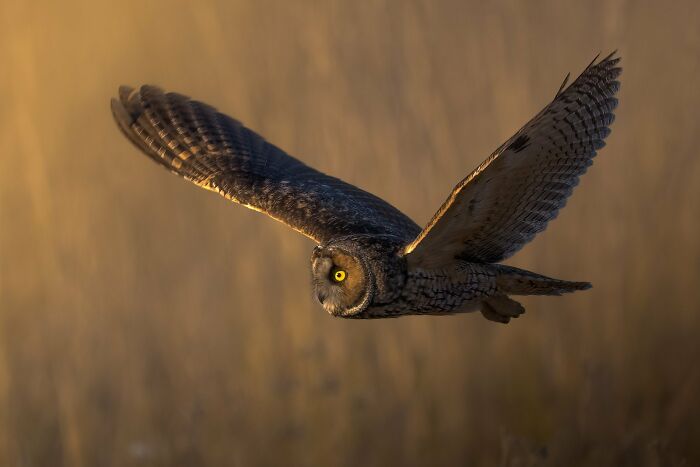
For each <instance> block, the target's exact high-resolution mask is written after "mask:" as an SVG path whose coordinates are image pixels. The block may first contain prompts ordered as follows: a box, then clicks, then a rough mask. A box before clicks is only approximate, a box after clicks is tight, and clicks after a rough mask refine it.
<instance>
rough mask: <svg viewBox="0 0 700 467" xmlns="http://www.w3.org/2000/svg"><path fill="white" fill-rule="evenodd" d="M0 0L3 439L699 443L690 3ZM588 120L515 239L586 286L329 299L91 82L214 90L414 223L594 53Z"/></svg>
mask: <svg viewBox="0 0 700 467" xmlns="http://www.w3.org/2000/svg"><path fill="white" fill-rule="evenodd" d="M485 3H486V2H479V1H458V0H454V1H429V0H412V1H367V2H353V1H317V2H311V1H298V2H297V1H295V2H284V1H281V0H280V1H271V0H266V1H239V2H227V1H218V2H186V1H171V2H167V1H153V2H138V1H123V2H118V3H116V2H115V3H112V4H109V3H107V2H103V3H100V2H89V1H77V0H75V1H66V2H50V1H31V2H22V1H20V0H3V2H2V3H1V4H0V26H1V28H2V29H1V32H0V61H1V64H0V89H2V105H0V138H1V141H2V142H3V150H2V155H1V156H0V157H1V162H2V169H0V465H3V466H5V465H7V466H141V465H163V466H169V465H181V466H195V465H214V466H219V465H221V466H223V465H232V466H249V465H280V464H285V465H308V466H316V465H319V466H320V465H327V466H331V465H339V466H355V465H367V466H384V465H404V466H414V465H415V466H417V465H427V466H442V465H444V466H448V465H471V466H491V465H502V466H515V465H519V466H526V465H552V466H555V465H556V466H560V465H591V466H601V465H617V466H620V465H629V466H647V465H648V466H657V465H686V466H689V465H697V463H700V444H698V443H699V442H700V422H699V420H700V400H699V394H700V365H699V364H698V358H700V340H699V337H698V335H697V334H698V331H700V319H699V317H698V312H699V311H700V287H699V286H698V280H699V279H700V241H699V240H698V239H699V238H700V216H699V214H700V163H699V162H698V150H697V148H698V142H697V138H698V135H699V134H700V131H699V130H700V123H699V122H700V120H699V119H700V110H699V109H700V86H698V73H699V72H700V28H698V24H700V3H698V2H693V1H691V0H687V1H680V2H674V3H672V4H663V3H662V2H651V1H650V2H631V1H624V0H618V1H595V2H576V3H574V2H558V1H554V0H553V1H546V2H516V1H506V2H494V3H493V4H491V5H486V4H485ZM615 48H618V49H619V51H620V54H621V56H622V58H623V61H622V66H623V68H624V72H623V75H622V90H621V92H620V96H619V97H620V107H619V109H618V112H617V120H616V122H615V124H614V125H613V132H612V135H611V136H610V137H609V138H608V146H607V147H606V148H605V149H604V150H603V151H602V152H601V153H600V154H599V156H598V158H597V159H596V161H595V164H594V166H593V167H592V169H591V170H590V171H589V173H588V174H587V175H586V176H585V177H583V179H582V183H581V185H580V186H579V188H578V189H577V190H576V192H575V194H574V196H573V198H572V199H571V201H570V202H569V205H568V206H567V208H566V209H565V210H563V211H562V213H561V215H560V216H559V218H558V219H557V220H556V221H555V222H554V223H553V224H551V225H550V227H549V229H548V230H547V231H546V232H545V233H543V234H541V235H540V236H538V237H537V239H536V240H535V241H534V242H533V243H532V244H530V245H529V246H527V247H526V248H525V249H524V250H523V251H522V252H521V253H519V254H518V255H517V256H516V257H515V258H513V260H512V261H511V262H510V263H511V264H514V265H516V266H520V267H525V268H527V269H530V270H533V271H537V272H540V273H543V274H547V275H552V276H554V277H562V278H566V279H572V280H590V281H591V282H593V284H594V288H593V289H592V290H591V291H588V292H584V293H577V294H574V295H569V296H565V297H562V298H546V297H528V298H525V299H524V300H522V301H523V303H524V304H525V305H526V307H527V309H528V313H527V314H526V315H525V317H523V318H521V319H519V320H517V321H514V322H513V323H511V324H510V325H508V326H500V325H496V324H494V323H491V322H488V321H486V320H484V319H483V318H482V317H481V316H480V315H479V314H470V315H462V316H452V317H440V318H435V317H408V318H401V319H398V320H379V321H345V320H339V319H334V318H331V317H330V316H328V315H326V314H325V313H324V312H323V310H322V309H321V308H320V307H319V306H318V305H317V304H315V303H314V302H313V300H312V296H311V292H310V290H311V289H310V284H309V282H310V280H309V266H308V258H309V255H310V252H311V248H312V246H313V244H312V243H311V242H310V241H309V240H307V239H306V238H304V237H302V236H300V235H298V234H295V233H294V232H293V231H291V230H289V229H288V228H286V227H285V226H283V225H282V224H279V223H276V222H273V221H271V220H270V219H268V218H265V216H262V215H259V214H257V213H255V212H252V211H248V210H246V209H244V208H242V207H238V206H235V205H232V204H230V203H228V202H227V201H226V200H224V199H223V198H220V197H218V196H215V195H213V194H211V193H207V192H205V191H204V190H201V189H199V188H196V187H194V186H193V185H191V184H189V183H186V182H185V181H183V180H181V179H178V178H177V177H175V176H173V175H170V174H168V173H167V172H166V171H165V170H162V169H161V168H159V167H157V166H156V164H154V163H152V162H151V161H149V160H148V159H147V158H146V157H145V156H143V155H142V154H140V153H139V152H138V151H137V150H136V149H135V148H133V147H132V146H131V145H130V144H129V143H128V142H127V141H126V139H125V138H124V137H123V136H122V135H121V134H120V133H119V131H118V130H117V128H116V126H115V124H114V123H113V121H112V116H111V114H110V111H109V99H110V97H112V96H114V95H115V94H116V91H117V87H118V86H119V85H120V84H131V85H138V84H141V83H153V84H159V85H161V86H163V87H164V88H165V89H167V90H176V91H179V92H182V93H185V94H189V95H191V96H193V97H196V98H197V99H200V100H203V101H205V102H209V103H211V104H213V105H215V106H217V107H218V108H219V109H221V110H222V111H224V112H226V113H229V114H231V115H233V116H235V117H236V118H238V119H240V120H242V121H243V122H245V123H246V124H247V125H248V126H249V127H251V128H253V129H255V130H257V131H258V132H260V133H261V134H263V135H265V136H266V137H267V139H269V140H270V141H272V142H274V143H275V144H277V145H279V146H280V147H282V148H284V149H286V150H287V151H288V152H290V153H291V154H293V155H296V156H297V157H299V158H301V159H302V160H303V161H305V162H307V163H309V164H310V165H312V166H314V167H317V168H319V169H321V170H323V171H325V172H328V173H330V174H333V175H337V176H340V177H342V178H344V179H345V180H347V181H349V182H351V183H355V184H357V185H359V186H361V187H362V188H364V189H367V190H369V191H371V192H373V193H376V194H378V195H379V196H382V197H385V198H386V199H388V200H389V201H390V202H391V203H392V204H394V205H396V206H397V207H399V208H400V209H402V210H404V211H405V212H406V213H407V214H408V215H410V216H411V217H412V218H413V219H415V220H416V221H417V222H418V223H419V224H424V223H425V222H427V221H428V220H429V218H430V217H431V215H432V214H433V212H434V211H435V210H436V209H437V208H438V206H439V205H440V203H442V201H443V200H444V198H445V197H446V196H447V194H448V193H449V191H450V189H451V188H452V186H454V184H456V183H457V182H458V181H459V180H460V179H461V178H462V177H464V176H465V175H466V174H467V173H468V172H470V171H471V170H472V169H473V168H474V167H475V166H476V165H477V164H479V163H480V162H481V161H482V160H483V159H484V158H485V157H486V156H487V155H488V154H489V153H490V152H491V151H492V150H493V149H495V148H496V147H497V146H499V145H500V144H501V143H502V142H503V141H505V140H506V139H507V138H508V137H509V136H511V134H513V133H514V132H515V130H517V129H518V128H519V127H520V126H521V125H522V124H523V123H525V122H526V121H527V120H528V119H529V118H530V117H531V116H533V115H534V114H535V113H536V112H537V111H539V110H540V108H542V107H543V106H544V105H545V104H546V103H548V102H549V100H550V99H551V98H552V97H553V96H554V94H555V92H556V91H557V89H558V87H559V85H560V84H561V81H562V79H563V78H564V76H565V74H566V72H568V71H571V72H572V74H573V75H574V76H575V75H577V74H578V73H579V72H580V71H581V70H582V69H583V68H584V67H585V65H586V64H587V63H588V62H589V61H590V60H591V59H592V58H593V56H595V55H596V53H598V52H602V53H604V54H606V53H607V52H609V51H611V50H613V49H615Z"/></svg>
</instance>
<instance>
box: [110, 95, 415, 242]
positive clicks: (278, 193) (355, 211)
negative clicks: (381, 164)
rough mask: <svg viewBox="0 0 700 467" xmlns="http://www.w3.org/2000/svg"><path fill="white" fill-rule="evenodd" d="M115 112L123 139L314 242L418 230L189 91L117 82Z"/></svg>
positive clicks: (386, 206) (384, 205)
mask: <svg viewBox="0 0 700 467" xmlns="http://www.w3.org/2000/svg"><path fill="white" fill-rule="evenodd" d="M112 112H113V115H114V118H115V120H116V122H117V124H118V125H119V127H120V128H121V130H122V132H123V133H124V134H125V135H126V136H127V138H129V139H130V140H131V142H132V143H134V144H135V145H136V147H138V148H139V149H140V150H141V151H143V152H144V153H145V154H147V155H148V156H150V157H151V159H153V160H155V161H156V162H158V163H159V164H160V165H162V166H164V167H166V168H168V169H170V170H171V171H172V172H175V173H176V174H178V175H180V176H182V177H184V178H186V179H187V180H190V181H191V182H194V183H195V184H196V185H199V186H201V187H202V188H205V189H208V190H212V191H215V192H217V193H219V194H221V195H223V196H224V197H226V198H227V199H229V200H232V201H235V202H237V203H240V204H242V205H244V206H246V207H248V208H251V209H254V210H256V211H260V212H263V213H265V214H267V215H268V216H270V217H272V218H274V219H276V220H278V221H281V222H283V223H285V224H287V225H289V226H290V227H292V228H293V229H295V230H297V231H298V232H301V233H303V234H304V235H306V236H307V237H310V238H311V239H313V240H315V241H316V242H319V243H325V242H327V241H329V240H331V239H333V238H336V237H340V236H345V235H350V234H373V235H393V236H396V237H399V238H402V239H405V241H406V242H408V241H410V240H411V239H412V238H415V236H416V235H417V234H418V232H420V227H418V225H416V224H415V223H414V222H413V221H412V220H411V219H409V218H408V217H407V216H405V215H404V214H403V213H401V212H400V211H399V210H398V209H396V208H395V207H393V206H391V205H390V204H389V203H387V202H386V201H384V200H382V199H380V198H378V197H376V196H374V195H372V194H370V193H367V192H366V191H363V190H361V189H359V188H357V187H355V186H353V185H350V184H348V183H345V182H343V181H342V180H339V179H337V178H334V177H331V176H328V175H325V174H323V173H321V172H319V171H317V170H315V169H313V168H311V167H309V166H307V165H305V164H303V163H302V162H300V161H299V160H297V159H295V158H293V157H291V156H290V155H288V154H287V153H285V152H284V151H282V150H281V149H279V148H277V147H276V146H274V145H272V144H270V143H268V142H267V141H265V140H264V139H263V138H262V137H261V136H260V135H258V134H256V133H254V132H253V131H251V130H249V129H248V128H246V127H245V126H243V125H242V124H241V123H240V122H238V121H236V120H234V119H232V118H230V117H228V116H226V115H224V114H222V113H219V112H217V111H216V109H214V108H213V107H210V106H208V105H206V104H203V103H201V102H197V101H194V100H191V99H190V98H188V97H186V96H183V95H180V94H175V93H167V94H166V93H164V92H163V91H161V90H160V89H159V88H157V87H154V86H142V87H141V89H139V90H133V89H131V88H128V87H122V88H120V91H119V99H112Z"/></svg>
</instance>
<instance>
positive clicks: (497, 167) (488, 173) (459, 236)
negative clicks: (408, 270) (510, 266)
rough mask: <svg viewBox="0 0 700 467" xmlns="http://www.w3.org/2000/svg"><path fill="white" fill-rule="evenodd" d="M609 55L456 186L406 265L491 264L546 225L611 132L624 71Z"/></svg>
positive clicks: (407, 249)
mask: <svg viewBox="0 0 700 467" xmlns="http://www.w3.org/2000/svg"><path fill="white" fill-rule="evenodd" d="M614 55H615V53H614V52H613V53H612V54H611V55H609V56H608V57H606V58H605V59H603V60H601V61H600V62H599V63H595V60H594V61H593V62H592V63H591V64H590V65H589V66H588V67H587V68H586V69H585V70H584V72H583V73H582V74H581V76H579V77H578V78H577V79H576V80H575V81H574V82H573V83H572V84H571V85H570V86H569V87H568V88H566V89H564V86H565V84H566V80H565V81H564V83H563V84H562V87H561V88H560V90H559V92H558V93H557V95H556V96H555V98H554V100H553V101H552V102H551V103H550V104H549V105H548V106H547V107H545V108H544V109H543V110H542V111H541V112H540V113H539V114H537V115H536V116H535V117H534V118H533V119H532V120H530V122H528V123H527V124H526V125H525V126H524V127H523V128H522V129H520V131H518V132H517V133H516V134H515V135H514V136H513V137H512V138H510V139H509V140H508V141H506V142H505V144H503V145H502V146H501V147H500V148H498V149H497V150H496V151H495V152H494V153H493V154H492V155H491V156H490V157H489V158H488V159H486V160H485V161H484V162H483V163H482V164H481V165H480V166H479V167H477V168H476V170H474V171H473V172H472V173H471V174H470V175H469V176H468V177H467V178H465V179H464V180H462V181H461V182H460V183H459V184H458V185H457V186H456V187H455V188H454V190H453V191H452V193H451V194H450V196H449V198H448V199H447V201H445V203H444V204H443V205H442V207H440V209H439V210H438V211H437V213H436V214H435V216H434V217H433V219H432V220H431V221H430V222H429V223H428V225H427V226H426V227H425V229H423V231H422V232H421V233H420V234H419V235H418V237H416V239H415V240H413V241H412V242H411V243H409V244H408V245H407V246H406V247H405V248H404V250H403V253H404V254H406V255H407V261H408V263H409V265H411V266H414V267H424V268H435V267H440V266H441V265H445V264H449V263H451V262H452V261H453V260H454V259H455V258H457V259H464V260H467V261H475V262H483V263H495V262H498V261H501V260H503V259H505V258H508V257H509V256H511V255H513V254H514V253H515V252H516V251H518V250H520V248H522V247H523V245H525V244H526V243H527V242H529V241H530V240H532V238H533V237H534V236H535V235H536V234H537V233H538V232H541V231H542V230H544V229H545V228H546V227H547V223H548V222H549V221H551V220H552V219H554V218H555V217H556V216H557V213H558V212H559V210H560V209H561V208H562V207H564V205H565V204H566V200H567V198H568V197H569V195H570V194H571V192H572V190H573V188H574V187H575V186H576V185H577V184H578V180H579V177H580V176H581V175H582V174H583V173H584V172H585V171H586V169H587V168H588V166H589V165H591V163H592V159H593V157H594V156H595V155H596V151H597V150H599V149H600V148H602V147H603V146H604V145H605V143H604V141H603V140H604V139H605V138H606V137H607V136H608V135H609V134H610V129H609V126H610V124H611V123H612V122H613V120H614V115H613V110H614V109H615V107H616V106H617V99H616V98H615V97H614V96H615V93H616V92H617V90H618V89H619V87H620V83H619V82H618V81H617V78H618V76H619V75H620V73H621V71H622V70H621V68H619V67H618V66H617V63H618V62H619V58H615V57H614ZM596 58H597V57H596ZM567 79H568V76H567Z"/></svg>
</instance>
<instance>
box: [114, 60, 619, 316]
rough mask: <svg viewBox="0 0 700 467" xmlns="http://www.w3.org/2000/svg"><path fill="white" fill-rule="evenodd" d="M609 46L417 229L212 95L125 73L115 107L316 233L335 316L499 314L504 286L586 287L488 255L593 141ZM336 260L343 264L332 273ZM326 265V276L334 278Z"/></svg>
mask: <svg viewBox="0 0 700 467" xmlns="http://www.w3.org/2000/svg"><path fill="white" fill-rule="evenodd" d="M618 62H619V58H614V54H611V55H610V56H608V57H606V58H605V59H603V60H601V61H600V62H598V63H595V60H594V62H593V63H591V64H590V65H589V66H588V67H587V68H586V69H585V70H584V72H583V73H582V74H581V76H579V78H578V79H576V80H575V81H574V82H573V83H572V84H571V85H570V86H569V87H568V88H565V89H564V86H565V84H566V81H565V83H564V84H563V85H562V88H561V89H560V91H559V92H558V93H557V95H556V97H555V99H554V100H553V101H552V102H551V103H550V104H549V105H548V106H547V107H545V108H544V109H543V110H542V111H541V112H540V113H539V114H537V115H536V116H535V117H534V118H533V119H532V120H531V121H530V122H528V123H527V124H526V125H525V126H524V127H523V128H522V129H521V130H520V131H518V132H517V133H516V134H515V135H514V136H513V137H512V138H510V139H509V140H508V141H506V143H504V144H503V145H502V146H501V147H500V148H498V149H497V150H496V151H495V152H494V153H493V154H492V155H491V156H489V157H488V158H487V159H486V161H484V162H483V163H482V164H481V165H480V166H479V167H478V168H477V169H476V170H475V171H474V172H472V173H471V174H470V175H469V176H468V177H467V178H465V179H464V180H463V181H462V182H460V183H459V184H458V185H457V186H456V187H455V188H454V190H453V191H452V193H451V194H450V196H449V197H448V199H447V200H446V201H445V203H444V204H443V205H442V206H441V208H440V209H439V210H438V211H437V213H436V214H435V216H434V217H433V219H432V220H431V221H430V222H429V223H428V225H427V226H426V227H425V228H424V229H422V230H421V229H420V227H419V226H418V225H417V224H416V223H414V222H413V221H412V220H411V219H409V218H408V217H407V216H406V215H404V214H403V213H401V212H400V211H399V210H398V209H396V208H395V207H393V206H391V205H390V204H389V203H387V202H386V201H384V200H382V199H380V198H378V197H376V196H374V195H372V194H370V193H367V192H366V191H363V190H361V189H359V188H357V187H355V186H353V185H350V184H348V183H345V182H343V181H342V180H339V179H337V178H334V177H330V176H328V175H325V174H323V173H321V172H318V171H317V170H315V169H313V168H311V167H309V166H307V165H305V164H303V163H302V162H300V161H299V160H297V159H295V158H293V157H291V156H289V155H288V154H286V153H285V152H284V151H282V150H281V149H279V148H277V147H276V146H274V145H272V144H270V143H268V142H267V141H265V140H264V139H263V138H262V137H261V136H259V135H258V134H256V133H254V132H253V131H251V130H249V129H248V128H246V127H244V126H243V125H242V124H241V123H240V122H238V121H236V120H234V119H232V118H230V117H228V116H226V115H224V114H221V113H219V112H217V111H216V110H215V109H214V108H212V107H210V106H208V105H206V104H203V103H201V102H197V101H194V100H191V99H189V98H188V97H186V96H183V95H180V94H175V93H167V94H166V93H163V92H162V91H161V90H160V89H159V88H157V87H153V86H143V87H141V88H140V89H139V90H133V89H131V88H127V87H122V88H121V89H120V92H119V99H118V100H117V99H113V100H112V111H113V114H114V117H115V119H116V121H117V123H118V124H119V127H120V128H121V130H122V131H123V132H124V134H125V135H126V136H127V137H128V138H129V139H130V140H131V141H132V142H133V143H134V144H135V145H136V146H137V147H138V148H139V149H141V150H142V151H143V152H145V153H146V154H147V155H148V156H150V157H151V158H152V159H153V160H155V161H156V162H158V163H159V164H161V165H163V166H164V167H166V168H168V169H170V170H171V171H173V172H175V173H177V174H178V175H181V176H183V177H184V178H186V179H188V180H190V181H192V182H194V183H195V184H197V185H199V186H201V187H203V188H206V189H208V190H212V191H216V192H218V193H220V194H221V195H223V196H225V197H226V198H227V199H230V200H232V201H235V202H237V203H240V204H243V205H245V206H247V207H249V208H251V209H254V210H257V211H260V212H264V213H266V214H268V215H269V216H270V217H273V218H274V219H276V220H279V221H281V222H284V223H285V224H287V225H289V226H290V227H292V228H293V229H295V230H297V231H299V232H301V233H303V234H304V235H306V236H308V237H310V238H311V239H313V240H314V241H316V242H317V243H318V244H319V245H318V246H317V247H316V248H315V249H314V252H313V254H312V258H311V268H312V277H313V285H314V289H315V292H316V295H317V297H318V299H319V301H320V302H321V303H322V304H323V306H324V308H325V309H326V310H327V311H328V312H329V313H331V314H333V315H335V316H343V317H353V318H374V317H393V316H400V315H405V314H446V313H458V312H466V311H473V310H477V309H478V310H481V312H482V313H483V315H484V316H485V317H486V318H488V319H491V320H493V321H498V322H508V321H509V320H510V318H512V317H517V316H518V315H520V314H521V313H523V312H524V309H523V307H522V306H521V305H520V304H519V303H518V302H516V301H515V300H513V299H511V298H510V297H509V295H559V294H562V293H566V292H571V291H574V290H581V289H586V288H588V287H590V284H588V283H586V282H568V281H562V280H558V279H551V278H548V277H545V276H541V275H538V274H535V273H532V272H529V271H524V270H520V269H516V268H512V267H509V266H504V265H499V264H494V263H496V262H498V261H502V260H503V259H505V258H508V257H509V256H511V255H512V254H514V253H515V252H516V251H518V250H519V249H520V248H522V247H523V245H525V244H526V243H527V242H529V241H530V240H532V238H533V237H534V236H535V235H536V234H537V233H538V232H541V231H542V230H544V229H545V228H546V226H547V223H548V222H549V221H551V220H552V219H554V218H555V217H556V215H557V213H558V211H559V210H560V209H561V208H562V207H563V206H564V205H565V204H566V200H567V198H568V197H569V195H570V194H571V192H572V190H573V188H574V187H575V186H576V185H577V184H578V179H579V177H580V176H581V175H582V174H583V173H584V172H585V171H586V169H587V168H588V166H590V165H591V163H592V158H593V157H594V156H595V155H596V151H597V150H599V149H600V148H602V147H603V146H604V145H605V143H604V139H605V138H606V137H607V136H608V134H609V133H610V129H609V126H610V124H611V123H612V122H613V120H614V114H613V110H614V109H615V107H616V105H617V99H616V98H615V97H614V96H615V93H616V92H617V90H618V89H619V82H618V81H617V78H618V76H619V75H620V72H621V69H620V68H619V67H618V66H617V64H618ZM339 270H340V271H342V280H338V278H339V277H340V276H338V275H335V276H333V275H334V274H336V273H337V271H339ZM334 278H335V279H334Z"/></svg>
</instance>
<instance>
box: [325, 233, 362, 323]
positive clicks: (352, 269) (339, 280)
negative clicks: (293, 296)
mask: <svg viewBox="0 0 700 467" xmlns="http://www.w3.org/2000/svg"><path fill="white" fill-rule="evenodd" d="M311 277H312V280H313V289H314V295H315V296H316V298H317V299H318V301H319V303H321V305H322V306H323V308H324V309H325V310H326V311H327V312H328V313H330V314H332V315H333V316H352V315H355V314H358V313H361V312H362V311H364V310H365V309H366V308H367V307H368V306H369V304H370V303H371V302H372V295H373V291H374V281H373V277H372V273H371V271H370V269H369V268H368V267H367V265H366V264H365V262H364V261H363V260H362V259H361V258H360V257H359V256H358V255H356V254H352V253H350V252H349V251H348V250H345V249H342V248H339V247H328V246H327V247H321V246H318V247H316V248H315V249H314V252H313V254H312V256H311Z"/></svg>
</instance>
